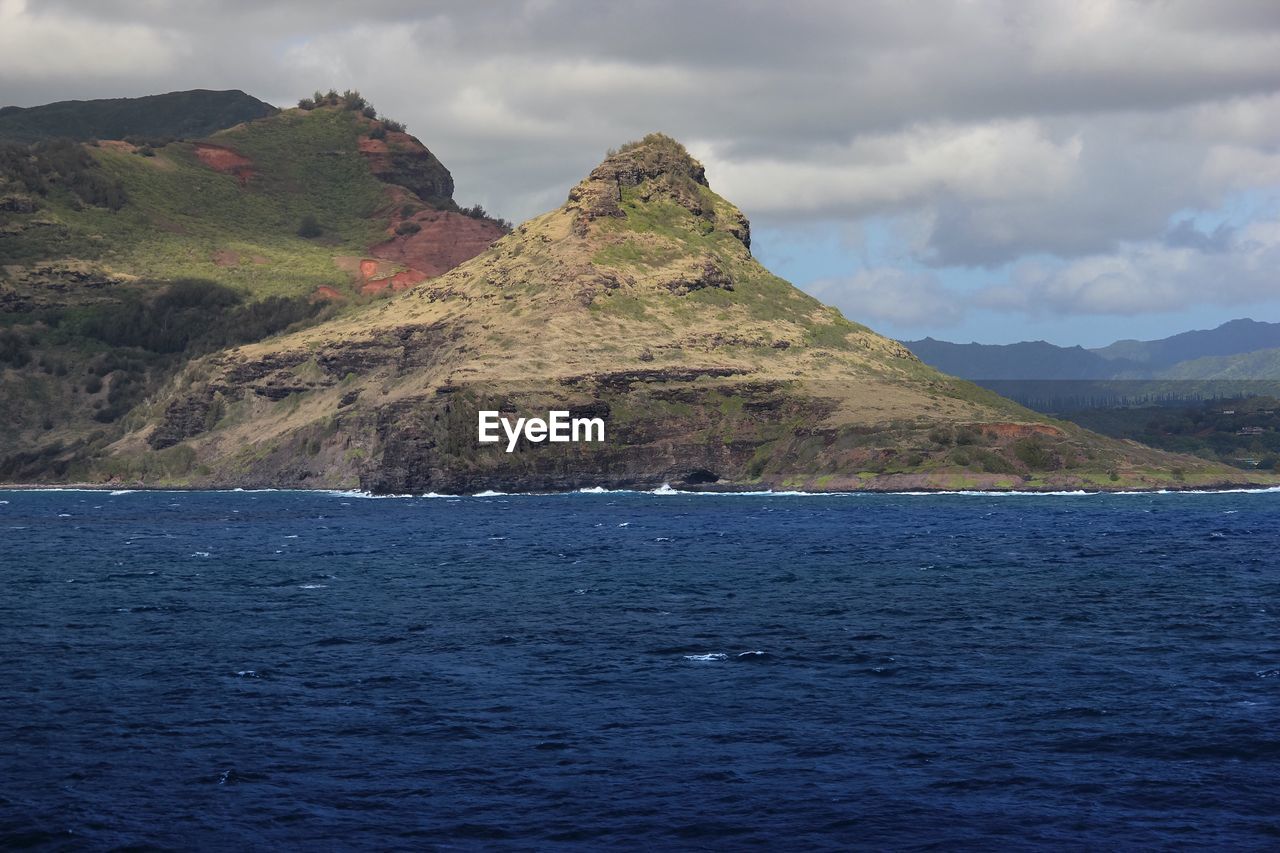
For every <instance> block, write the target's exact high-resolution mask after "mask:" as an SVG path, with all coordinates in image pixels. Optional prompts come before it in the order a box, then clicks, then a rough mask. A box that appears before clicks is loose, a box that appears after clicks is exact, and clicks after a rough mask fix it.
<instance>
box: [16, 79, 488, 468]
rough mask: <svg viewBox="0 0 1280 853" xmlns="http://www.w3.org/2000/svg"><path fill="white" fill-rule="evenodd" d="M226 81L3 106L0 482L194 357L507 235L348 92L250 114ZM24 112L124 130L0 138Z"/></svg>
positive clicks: (60, 124) (106, 430)
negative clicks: (181, 135) (173, 132)
mask: <svg viewBox="0 0 1280 853" xmlns="http://www.w3.org/2000/svg"><path fill="white" fill-rule="evenodd" d="M224 94H226V93H207V92H191V93H175V96H158V97H159V98H160V99H161V102H162V104H163V105H164V107H165V109H164V110H162V111H161V114H159V116H157V113H156V111H155V110H156V104H155V103H154V100H155V99H137V100H139V101H142V102H144V103H142V104H141V105H139V104H135V103H133V102H131V101H128V100H125V101H110V102H69V103H65V104H58V105H52V106H51V107H50V108H48V109H45V108H33V110H25V111H18V112H14V111H8V112H6V113H4V114H3V115H2V116H0V371H3V376H4V382H3V384H2V385H0V411H3V414H2V415H0V479H8V480H15V479H49V478H62V477H65V476H68V475H69V474H70V473H71V471H72V470H73V468H74V470H76V471H78V470H80V469H79V468H77V467H75V466H76V465H77V464H78V463H76V462H75V460H81V459H83V458H85V457H86V456H88V455H92V454H93V453H96V452H98V449H100V448H101V447H103V446H105V444H106V443H109V442H110V441H112V440H114V439H115V438H116V437H117V436H118V435H119V433H120V431H121V430H123V429H124V428H125V427H124V424H123V418H124V417H125V415H126V414H128V412H130V411H131V410H132V409H133V408H134V407H135V406H136V405H138V404H139V403H140V402H142V401H143V400H144V399H146V397H147V395H148V394H151V393H154V392H156V391H158V390H159V389H160V388H161V387H162V386H163V384H164V383H165V382H167V381H168V379H169V377H170V376H171V375H172V373H173V371H175V370H177V369H180V368H181V367H182V366H183V365H184V364H185V363H186V362H187V361H188V360H189V359H191V358H194V357H196V356H199V355H201V354H203V353H207V352H210V351H213V350H217V349H220V348H222V347H225V346H228V345H232V344H240V343H245V342H247V341H252V340H257V339H259V338H262V337H264V336H267V335H271V334H276V333H278V332H280V331H282V330H284V329H286V328H289V327H291V326H295V325H299V324H307V323H314V322H318V321H319V320H320V319H322V318H324V317H327V316H332V315H334V314H337V313H341V312H342V311H345V310H351V308H352V307H353V306H357V305H359V304H362V303H364V302H368V301H370V300H376V299H380V298H384V297H385V296H386V295H387V294H389V293H392V292H394V291H397V290H401V289H404V288H405V287H408V286H410V285H412V284H414V283H416V282H419V281H422V280H425V279H427V278H430V277H432V276H434V275H438V274H440V273H441V272H443V271H445V270H447V269H448V268H450V267H452V266H454V265H456V264H457V263H458V262H460V261H461V260H464V259H466V258H468V257H471V256H472V255H474V254H476V253H478V252H479V251H481V250H482V249H483V248H484V247H486V246H487V245H488V244H489V243H490V242H492V241H493V240H494V239H496V238H498V237H500V236H501V235H502V234H503V233H504V227H505V226H504V224H503V223H501V222H500V221H498V220H493V219H491V218H488V217H487V215H485V214H484V212H483V211H482V210H480V209H479V208H476V209H472V210H463V209H461V208H459V206H458V205H457V204H456V203H454V201H453V198H452V193H453V180H452V177H451V176H450V174H449V172H448V170H447V169H446V168H445V167H444V166H443V165H442V164H441V163H440V162H439V160H438V159H436V158H435V156H434V155H433V154H432V153H431V152H430V151H429V150H427V149H426V148H425V146H423V145H422V144H421V143H420V142H419V141H418V140H417V139H415V138H413V137H412V136H410V135H409V134H407V133H405V132H404V128H403V126H401V125H399V124H398V123H396V122H394V121H391V120H389V119H386V118H385V117H379V116H378V115H377V113H376V111H374V110H373V108H372V107H371V106H370V105H368V104H367V103H366V102H365V101H364V99H363V98H361V97H360V96H359V95H358V93H354V92H349V93H345V94H343V95H338V94H337V93H329V94H328V95H321V96H320V100H319V102H312V103H309V104H308V105H307V108H306V109H303V108H297V109H289V110H284V111H278V110H275V109H274V108H270V107H268V106H267V105H265V104H261V102H257V101H254V103H257V104H260V105H261V107H262V108H263V109H261V110H258V113H259V114H260V116H259V117H255V118H252V119H251V120H249V121H243V122H240V121H239V117H240V115H241V114H242V113H243V110H242V109H241V110H239V111H237V109H230V110H228V105H227V103H226V99H225V98H223V97H221V96H222V95H224ZM179 95H180V96H181V97H176V96H179ZM245 97H247V96H245ZM233 106H234V105H233ZM241 106H243V105H241ZM53 107H57V108H58V109H57V110H54V109H53ZM77 110H79V112H77ZM183 110H185V111H186V112H185V113H184V112H183ZM104 113H105V114H108V115H110V116H112V117H113V118H112V121H104V120H103V119H102V115H103V114H104ZM29 114H35V117H39V116H44V117H45V119H46V120H47V121H46V122H45V124H46V125H51V129H50V130H49V132H50V133H53V132H58V133H61V134H63V135H65V136H76V135H85V134H83V133H80V132H79V130H78V129H83V128H85V127H93V128H102V127H104V126H110V127H113V128H116V129H125V130H130V131H131V132H129V133H126V134H124V136H125V137H126V138H122V139H107V138H94V139H89V140H87V141H76V140H74V139H67V138H62V137H61V136H60V137H58V138H42V139H37V140H35V141H31V140H29V139H28V138H27V137H26V136H25V135H23V134H17V138H16V141H15V136H14V135H8V136H6V132H7V130H11V129H12V125H13V123H14V121H16V120H17V119H18V118H22V117H24V116H25V117H26V118H27V124H26V125H25V126H24V128H25V130H24V134H25V133H26V131H27V130H30V128H31V127H34V126H35V124H36V123H33V120H32V116H31V115H29ZM50 115H53V116H54V117H55V118H57V120H58V121H57V122H54V121H53V120H52V119H51V118H50ZM183 115H185V118H180V117H181V116H183ZM232 119H234V120H235V121H236V122H237V123H234V124H232V125H231V126H229V127H224V128H222V129H220V130H217V131H216V132H213V133H211V134H210V135H208V136H205V137H203V138H187V139H175V138H172V137H170V136H166V135H162V134H161V133H160V132H161V131H164V130H166V129H171V128H181V127H186V126H197V127H201V128H203V127H207V126H209V124H210V123H213V124H217V123H218V122H220V121H230V120H232ZM131 122H132V123H131ZM134 129H136V130H137V132H132V130H134Z"/></svg>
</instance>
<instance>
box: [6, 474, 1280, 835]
mask: <svg viewBox="0 0 1280 853" xmlns="http://www.w3.org/2000/svg"><path fill="white" fill-rule="evenodd" d="M1278 554H1280V494H1274V493H1272V494H1221V495H1206V494H1200V495H1128V496H1078V497H1077V496H1052V497H1044V496H1021V497H1019V496H1012V497H996V496H975V495H970V496H960V495H953V496H905V495H904V496H832V497H812V496H810V497H787V496H774V497H741V496H732V497H728V496H727V497H709V496H658V495H646V494H608V495H598V494H597V495H567V496H554V497H550V496H549V497H502V496H496V497H489V498H464V499H451V498H429V499H388V500H370V499H362V498H360V497H357V496H352V495H339V494H321V493H291V492H277V493H247V492H246V493H130V494H116V495H109V494H106V493H91V492H21V493H20V492H7V493H0V584H2V588H3V595H2V596H0V659H2V665H3V673H4V677H3V682H0V683H2V684H3V688H2V689H0V696H2V698H3V701H2V702H0V847H6V846H8V847H12V846H19V845H37V846H39V845H47V846H51V847H54V848H57V847H60V846H65V847H67V848H76V849H80V848H86V847H87V848H90V849H92V848H108V847H115V846H119V845H157V846H163V847H173V848H183V847H193V846H195V847H202V848H206V849H208V848H214V849H218V848H225V849H248V848H251V847H262V846H267V845H272V846H278V847H284V848H287V849H332V848H371V849H388V848H403V849H422V848H424V847H431V846H433V845H439V846H449V847H460V848H464V849H466V848H492V847H502V848H544V847H550V846H555V845H556V844H557V843H565V842H570V843H574V844H576V845H577V846H579V847H582V848H598V847H603V846H605V845H620V846H622V847H629V848H643V847H650V848H652V847H666V848H683V849H688V848H702V849H705V848H741V847H753V846H763V845H768V846H772V847H785V848H788V849H817V848H823V847H830V848H837V847H839V848H845V847H849V846H861V847H871V848H885V847H923V846H928V845H931V844H934V845H939V846H941V847H962V848H963V847H968V848H974V849H978V848H987V849H989V848H992V847H996V846H998V847H1003V848H1008V847H1015V848H1016V847H1033V846H1038V847H1044V846H1054V847H1062V846H1065V847H1074V848H1083V847H1093V848H1098V847H1103V848H1111V849H1114V848H1117V847H1137V846H1197V845H1202V846H1205V847H1218V848H1221V847H1236V848H1239V847H1254V848H1262V847H1274V846H1276V845H1280V817H1278V816H1277V804H1278V803H1280V618H1278V617H1280V566H1278V565H1277V563H1278V560H1280V558H1278V556H1277V555H1278Z"/></svg>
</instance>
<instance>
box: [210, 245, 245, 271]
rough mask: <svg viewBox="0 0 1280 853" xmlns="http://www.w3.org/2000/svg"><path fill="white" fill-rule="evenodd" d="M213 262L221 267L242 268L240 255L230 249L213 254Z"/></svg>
mask: <svg viewBox="0 0 1280 853" xmlns="http://www.w3.org/2000/svg"><path fill="white" fill-rule="evenodd" d="M213 262H214V263H215V264H217V265H218V266H220V267H238V266H240V253H239V252H232V251H231V250H229V249H219V250H218V251H216V252H214V253H213Z"/></svg>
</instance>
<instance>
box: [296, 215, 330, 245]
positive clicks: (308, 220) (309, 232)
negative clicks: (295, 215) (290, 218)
mask: <svg viewBox="0 0 1280 853" xmlns="http://www.w3.org/2000/svg"><path fill="white" fill-rule="evenodd" d="M323 233H324V229H323V228H321V227H320V223H319V222H317V221H316V218H315V217H314V216H312V215H311V214H310V213H308V214H307V215H306V216H304V217H302V222H300V223H299V224H298V236H299V237H303V238H305V239H307V240H310V239H311V238H312V237H319V236H320V235H321V234H323Z"/></svg>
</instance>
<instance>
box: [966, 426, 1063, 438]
mask: <svg viewBox="0 0 1280 853" xmlns="http://www.w3.org/2000/svg"><path fill="white" fill-rule="evenodd" d="M981 428H982V431H983V432H985V433H988V434H990V435H994V436H997V437H999V438H1028V437H1030V436H1033V435H1048V436H1053V437H1054V438H1060V437H1061V436H1062V430H1060V429H1058V428H1057V427H1055V426H1049V425H1048V424H1011V423H1006V424H982V426H981Z"/></svg>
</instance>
